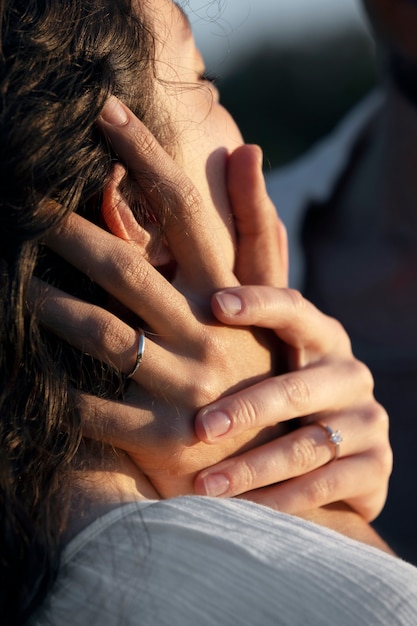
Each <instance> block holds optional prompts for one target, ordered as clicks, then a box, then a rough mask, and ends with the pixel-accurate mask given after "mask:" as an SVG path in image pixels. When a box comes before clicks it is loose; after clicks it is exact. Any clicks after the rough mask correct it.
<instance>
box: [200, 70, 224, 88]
mask: <svg viewBox="0 0 417 626" xmlns="http://www.w3.org/2000/svg"><path fill="white" fill-rule="evenodd" d="M200 80H202V81H205V82H208V83H211V84H212V85H215V84H216V83H218V82H219V80H220V77H219V76H216V75H215V74H210V73H209V72H204V73H203V74H201V76H200Z"/></svg>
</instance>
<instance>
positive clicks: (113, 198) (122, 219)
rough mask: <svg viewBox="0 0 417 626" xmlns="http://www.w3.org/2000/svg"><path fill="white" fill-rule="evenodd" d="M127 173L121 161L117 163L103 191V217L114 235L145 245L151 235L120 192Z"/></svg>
mask: <svg viewBox="0 0 417 626" xmlns="http://www.w3.org/2000/svg"><path fill="white" fill-rule="evenodd" d="M125 175H126V171H125V169H124V167H123V166H122V165H121V163H116V164H115V165H114V167H113V172H112V176H111V179H110V181H109V182H108V183H107V185H106V186H105V188H104V191H103V203H102V207H101V214H102V218H103V220H104V222H105V224H106V226H107V228H108V229H109V231H110V232H112V233H113V235H116V237H120V239H125V240H127V241H134V242H135V243H137V244H138V245H141V246H144V247H145V246H146V244H147V243H148V242H149V239H150V236H149V234H148V233H147V232H146V231H145V230H144V229H143V228H141V226H139V224H138V223H137V221H136V219H135V217H134V215H133V213H132V211H131V208H130V206H129V205H128V203H127V202H126V199H125V198H124V197H123V194H122V193H121V192H120V183H121V181H122V180H123V178H124V177H125Z"/></svg>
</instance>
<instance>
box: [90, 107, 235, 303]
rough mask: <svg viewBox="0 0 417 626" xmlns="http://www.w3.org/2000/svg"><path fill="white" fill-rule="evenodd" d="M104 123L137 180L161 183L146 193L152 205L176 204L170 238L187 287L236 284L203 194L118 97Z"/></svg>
mask: <svg viewBox="0 0 417 626" xmlns="http://www.w3.org/2000/svg"><path fill="white" fill-rule="evenodd" d="M99 124H100V127H101V129H102V131H103V132H104V133H105V135H106V136H107V138H108V139H109V140H110V142H111V145H112V147H113V149H114V150H115V152H116V154H117V155H118V156H119V157H120V159H121V160H122V161H123V163H125V165H127V167H128V168H129V171H130V173H131V174H132V175H133V177H134V178H136V179H137V180H138V181H143V179H144V175H145V177H146V180H148V181H149V180H151V181H152V180H154V181H157V182H156V183H154V184H152V183H151V185H149V184H148V185H147V188H146V189H145V193H146V196H147V198H148V200H149V202H150V203H151V205H153V206H157V205H159V203H161V201H164V202H165V203H166V202H167V201H168V203H169V204H170V206H169V207H168V208H169V209H170V214H171V215H172V219H170V220H169V225H168V226H169V227H168V228H167V231H166V238H167V241H168V244H169V247H170V249H171V252H172V254H173V255H174V257H175V259H176V261H177V263H178V265H179V266H180V269H181V272H182V275H183V277H184V282H185V284H186V285H187V286H188V287H190V288H191V289H192V290H194V291H195V292H196V293H197V294H198V293H202V292H203V293H205V294H207V295H208V294H210V295H211V293H212V292H213V290H215V289H217V288H220V286H226V285H229V286H232V285H236V284H237V280H236V278H235V277H234V275H233V274H232V271H231V270H230V269H228V268H227V264H226V263H225V260H224V254H223V250H222V247H221V245H220V243H219V241H218V239H217V237H215V236H213V235H214V234H215V233H213V228H211V224H210V222H209V219H208V215H207V214H206V212H205V211H204V206H203V202H202V199H201V196H200V194H199V192H198V190H197V189H196V188H195V186H194V185H193V183H192V182H191V181H190V179H189V178H188V176H187V175H186V174H185V172H184V171H183V170H182V169H181V167H180V166H179V165H177V164H176V163H175V161H174V160H173V159H171V158H170V157H169V155H168V154H167V153H166V151H165V150H164V149H163V148H162V147H161V145H160V144H159V143H158V142H157V141H156V139H155V137H154V136H153V135H152V133H151V132H150V131H149V130H148V129H147V128H146V126H145V125H144V124H142V122H140V121H139V120H138V119H137V118H136V117H135V116H134V115H133V113H132V112H131V111H130V110H129V109H128V108H127V107H125V106H124V105H123V104H122V103H121V102H120V101H118V100H117V98H115V97H114V96H112V97H111V98H110V99H109V100H108V102H107V103H106V105H105V107H104V109H103V111H102V115H101V118H100V120H99Z"/></svg>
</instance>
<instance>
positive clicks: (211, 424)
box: [201, 411, 232, 441]
mask: <svg viewBox="0 0 417 626" xmlns="http://www.w3.org/2000/svg"><path fill="white" fill-rule="evenodd" d="M201 423H202V424H203V428H204V430H205V433H206V437H207V439H208V440H209V441H211V440H213V439H216V437H220V435H225V434H226V433H227V431H228V430H229V429H230V426H231V425H232V422H231V420H230V418H229V417H227V415H226V413H222V412H221V411H210V412H208V413H204V414H203V415H202V416H201Z"/></svg>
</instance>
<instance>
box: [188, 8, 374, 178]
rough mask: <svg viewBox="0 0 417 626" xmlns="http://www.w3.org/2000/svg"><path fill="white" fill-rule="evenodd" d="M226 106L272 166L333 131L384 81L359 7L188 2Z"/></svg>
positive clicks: (245, 136)
mask: <svg viewBox="0 0 417 626" xmlns="http://www.w3.org/2000/svg"><path fill="white" fill-rule="evenodd" d="M182 5H183V6H184V8H185V10H186V12H187V14H188V16H189V18H190V22H191V24H192V28H193V32H194V35H195V38H196V41H197V44H198V46H199V48H200V50H201V51H202V53H203V56H204V58H205V61H206V64H207V70H208V72H209V73H210V74H211V75H214V76H216V77H217V78H218V86H219V88H220V92H221V101H222V102H223V104H224V105H225V106H226V107H227V108H228V109H229V110H230V111H231V113H232V114H233V116H234V117H235V119H236V120H237V122H238V124H239V126H240V128H241V130H242V132H243V135H244V138H245V140H246V141H247V142H250V143H258V144H259V145H261V146H262V148H263V149H264V155H265V164H266V167H274V166H277V165H282V164H284V163H288V162H290V161H291V160H293V159H294V158H296V157H297V156H299V155H300V154H301V153H302V152H304V151H305V150H306V149H308V148H309V147H310V146H311V145H312V144H313V143H315V142H316V141H317V140H318V139H320V137H322V136H324V135H325V134H327V133H328V132H330V131H331V130H332V129H333V128H334V126H335V125H336V124H337V122H338V121H339V120H340V119H341V117H343V115H344V114H345V113H346V112H347V110H348V109H350V108H351V107H352V106H353V105H354V104H355V102H357V101H358V100H359V99H360V98H361V97H362V96H363V95H364V94H365V93H366V92H367V91H368V90H370V89H371V88H372V87H373V86H374V85H375V83H376V81H377V71H376V68H375V50H374V45H373V41H372V38H371V36H370V33H369V31H368V25H367V22H366V18H365V15H364V13H363V10H362V6H361V2H360V0H185V2H183V3H182Z"/></svg>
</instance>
